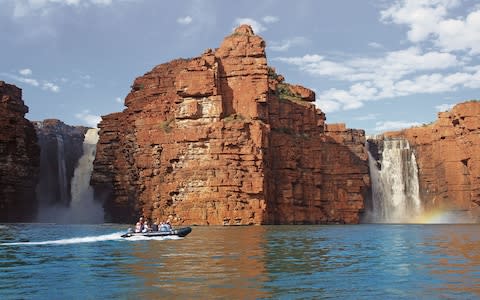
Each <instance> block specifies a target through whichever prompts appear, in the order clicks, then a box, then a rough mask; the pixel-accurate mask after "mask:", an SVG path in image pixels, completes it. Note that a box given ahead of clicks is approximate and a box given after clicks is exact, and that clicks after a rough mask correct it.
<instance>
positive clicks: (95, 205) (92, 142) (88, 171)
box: [66, 128, 103, 223]
mask: <svg viewBox="0 0 480 300" xmlns="http://www.w3.org/2000/svg"><path fill="white" fill-rule="evenodd" d="M97 142H98V129H97V128H93V129H89V130H88V131H87V132H86V133H85V139H84V140H83V156H82V157H81V158H80V160H79V161H78V166H77V168H76V169H75V171H74V174H73V178H72V182H71V186H72V202H71V203H70V208H69V211H68V212H67V213H66V216H67V217H68V219H67V220H68V222H70V223H102V222H103V208H102V205H101V203H99V202H97V201H95V199H94V197H93V189H92V187H91V186H90V177H91V175H92V171H93V161H94V159H95V152H96V146H97Z"/></svg>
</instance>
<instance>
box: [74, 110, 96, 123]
mask: <svg viewBox="0 0 480 300" xmlns="http://www.w3.org/2000/svg"><path fill="white" fill-rule="evenodd" d="M75 117H76V118H77V119H79V120H82V121H83V122H85V123H86V125H87V126H90V127H97V125H98V123H100V121H101V120H102V117H100V116H97V115H93V114H91V113H90V111H89V110H84V111H82V112H81V113H77V114H75Z"/></svg>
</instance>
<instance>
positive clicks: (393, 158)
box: [364, 139, 422, 223]
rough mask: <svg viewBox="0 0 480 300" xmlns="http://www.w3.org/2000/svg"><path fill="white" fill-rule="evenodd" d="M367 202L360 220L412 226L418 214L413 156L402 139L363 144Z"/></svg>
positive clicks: (418, 205) (415, 164)
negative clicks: (369, 185) (368, 192)
mask: <svg viewBox="0 0 480 300" xmlns="http://www.w3.org/2000/svg"><path fill="white" fill-rule="evenodd" d="M367 147H368V155H369V168H370V178H371V182H372V193H371V202H370V203H368V204H367V205H366V206H367V207H366V213H365V216H364V221H365V222H369V223H413V222H415V221H416V220H417V219H418V216H419V215H420V214H421V213H422V205H421V201H420V197H419V184H418V169H417V162H416V159H415V154H414V152H413V151H412V149H411V148H410V145H409V143H408V141H407V140H405V139H385V140H383V139H369V140H368V141H367Z"/></svg>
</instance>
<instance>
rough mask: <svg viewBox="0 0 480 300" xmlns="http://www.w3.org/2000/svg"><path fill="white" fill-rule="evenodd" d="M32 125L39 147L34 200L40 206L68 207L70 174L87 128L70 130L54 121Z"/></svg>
mask: <svg viewBox="0 0 480 300" xmlns="http://www.w3.org/2000/svg"><path fill="white" fill-rule="evenodd" d="M32 123H33V124H34V126H35V130H36V133H37V137H38V144H39V146H40V179H39V182H38V186H37V199H38V201H39V203H40V205H42V206H50V205H60V206H68V205H69V203H70V201H71V192H70V191H71V181H72V178H73V173H74V171H75V167H76V166H77V164H78V160H79V159H80V157H81V156H82V154H83V150H82V149H83V139H84V136H85V132H86V131H87V130H88V128H87V127H83V126H70V125H67V124H65V123H63V122H62V121H60V120H56V119H46V120H44V121H34V122H32Z"/></svg>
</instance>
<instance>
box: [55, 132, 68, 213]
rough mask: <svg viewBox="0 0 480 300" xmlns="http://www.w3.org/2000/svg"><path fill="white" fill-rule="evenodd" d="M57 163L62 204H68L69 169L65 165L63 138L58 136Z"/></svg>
mask: <svg viewBox="0 0 480 300" xmlns="http://www.w3.org/2000/svg"><path fill="white" fill-rule="evenodd" d="M55 137H56V139H57V163H58V185H59V187H58V188H59V189H60V202H61V203H64V204H68V185H67V167H66V165H65V144H64V142H63V137H62V136H61V135H60V134H57V135H56V136H55Z"/></svg>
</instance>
